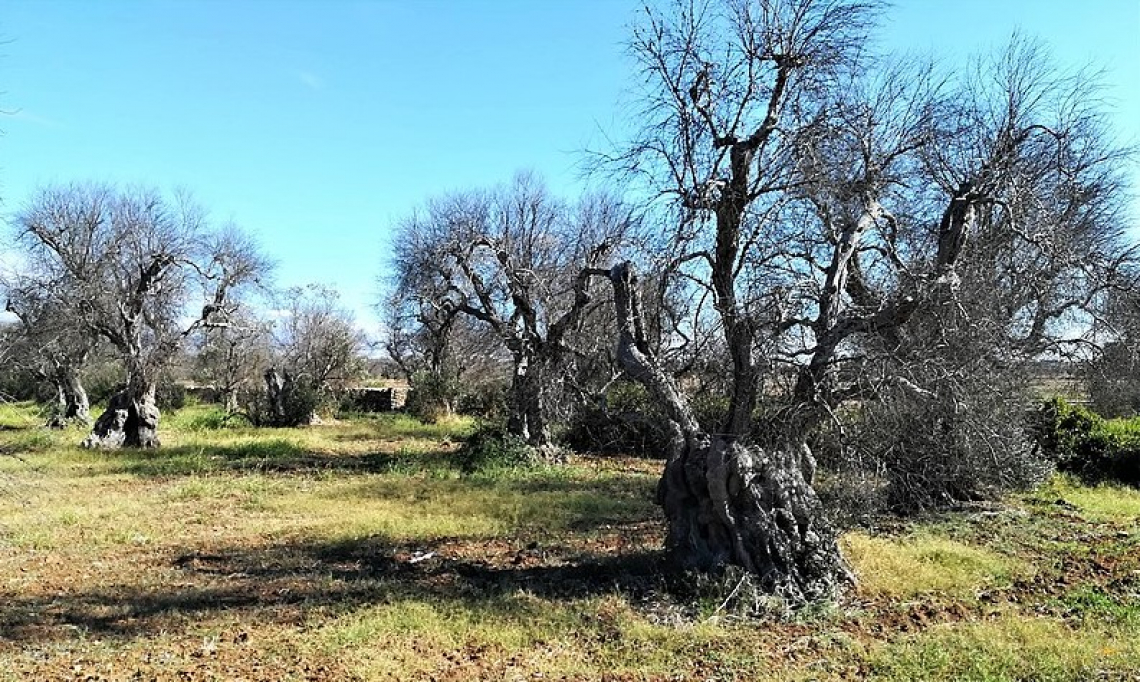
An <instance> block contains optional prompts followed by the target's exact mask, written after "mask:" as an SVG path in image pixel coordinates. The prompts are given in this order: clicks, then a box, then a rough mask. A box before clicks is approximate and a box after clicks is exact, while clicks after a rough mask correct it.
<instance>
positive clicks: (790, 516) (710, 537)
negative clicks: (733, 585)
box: [658, 430, 853, 603]
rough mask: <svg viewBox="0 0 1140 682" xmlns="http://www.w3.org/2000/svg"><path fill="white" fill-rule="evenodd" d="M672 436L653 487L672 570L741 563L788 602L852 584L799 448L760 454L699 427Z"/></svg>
mask: <svg viewBox="0 0 1140 682" xmlns="http://www.w3.org/2000/svg"><path fill="white" fill-rule="evenodd" d="M679 436H680V438H679V439H678V445H679V447H678V448H677V450H676V452H675V454H673V456H672V457H670V460H669V462H668V463H667V464H666V466H665V474H664V476H663V477H662V479H661V482H660V483H659V486H658V501H659V502H660V504H661V505H662V507H663V508H664V510H665V516H666V518H667V519H668V522H669V533H668V537H667V540H666V549H667V550H668V552H669V554H670V557H671V558H672V560H673V561H674V562H675V563H676V564H677V565H678V566H680V567H681V568H685V569H696V570H700V571H712V570H716V569H718V568H721V567H724V566H727V565H735V566H740V567H742V568H744V569H745V570H747V571H749V572H750V573H752V574H754V575H755V576H757V578H758V579H759V581H760V586H761V587H762V588H763V589H765V590H766V591H769V592H772V593H774V594H778V595H781V596H783V597H785V598H787V599H788V600H789V601H791V602H793V603H802V602H805V601H809V600H813V599H820V598H831V597H834V596H835V595H836V594H838V592H839V591H840V589H841V588H842V587H843V585H844V584H845V583H850V582H852V581H853V577H852V575H851V573H850V571H849V570H848V568H847V566H846V564H845V562H844V560H843V558H842V556H841V555H840V552H839V548H838V546H837V545H836V542H835V537H834V535H833V533H832V531H831V529H830V528H828V527H827V526H826V525H825V524H824V523H823V521H822V519H821V514H820V504H819V499H818V498H817V496H816V494H815V490H814V489H813V488H812V486H811V480H810V476H811V472H812V471H813V470H814V460H813V459H812V456H811V452H810V451H809V450H808V449H807V446H806V445H803V444H800V446H799V448H798V451H797V450H795V449H793V448H792V447H786V448H784V449H780V450H771V451H765V450H762V449H760V448H757V447H755V446H750V445H746V444H744V443H741V442H739V441H736V440H733V439H727V438H721V437H718V436H710V435H709V434H707V433H704V432H702V431H700V430H698V431H696V432H693V433H690V434H683V433H679Z"/></svg>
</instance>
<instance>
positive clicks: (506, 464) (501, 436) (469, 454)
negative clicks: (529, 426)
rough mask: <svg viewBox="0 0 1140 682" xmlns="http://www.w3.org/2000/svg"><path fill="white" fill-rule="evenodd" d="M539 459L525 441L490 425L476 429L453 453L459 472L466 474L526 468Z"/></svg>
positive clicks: (486, 424) (502, 428) (504, 429)
mask: <svg viewBox="0 0 1140 682" xmlns="http://www.w3.org/2000/svg"><path fill="white" fill-rule="evenodd" d="M540 459H541V457H540V456H539V453H538V452H537V451H536V450H535V449H534V448H532V447H531V446H530V445H527V443H526V441H524V440H523V439H522V438H519V437H518V436H515V435H512V434H510V433H507V430H506V428H505V427H503V426H502V425H501V424H499V423H494V422H488V423H485V424H482V425H480V426H479V427H478V428H476V429H475V431H474V433H472V434H471V435H470V436H468V438H467V440H466V442H464V444H463V447H462V448H461V449H460V450H459V452H458V453H457V454H456V460H457V461H458V463H459V467H460V469H461V470H462V471H463V473H467V474H471V473H476V472H480V471H490V470H496V469H514V468H518V467H525V466H530V465H532V464H535V463H537V462H538V461H539V460H540Z"/></svg>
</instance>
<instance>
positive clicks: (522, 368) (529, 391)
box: [507, 356, 550, 448]
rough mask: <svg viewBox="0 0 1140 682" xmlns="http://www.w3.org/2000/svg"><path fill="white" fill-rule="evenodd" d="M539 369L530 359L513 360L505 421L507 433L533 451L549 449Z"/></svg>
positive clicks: (541, 377)
mask: <svg viewBox="0 0 1140 682" xmlns="http://www.w3.org/2000/svg"><path fill="white" fill-rule="evenodd" d="M541 367H542V365H541V363H540V362H539V361H536V360H535V359H534V358H531V357H526V356H521V357H520V356H516V357H515V362H514V374H513V375H512V377H511V404H510V414H509V415H508V417H507V432H508V433H510V434H512V435H515V436H518V437H519V438H522V439H523V440H525V441H526V442H527V444H528V445H531V446H533V447H536V448H543V447H546V446H548V445H550V431H549V429H548V428H547V424H546V418H545V415H544V410H543V404H542V381H543V376H542V371H541Z"/></svg>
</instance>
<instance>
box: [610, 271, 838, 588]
mask: <svg viewBox="0 0 1140 682" xmlns="http://www.w3.org/2000/svg"><path fill="white" fill-rule="evenodd" d="M608 277H609V279H610V281H611V282H612V283H613V287H614V302H615V307H616V309H617V317H618V325H619V339H618V359H619V361H620V362H621V364H622V367H623V368H624V369H625V370H626V372H628V373H629V375H630V376H631V377H632V378H634V379H636V380H637V381H640V382H641V383H642V384H644V385H645V387H646V388H647V389H648V390H649V392H650V394H651V395H652V396H653V397H654V398H655V399H656V400H657V401H659V402H660V403H661V404H662V407H663V408H664V409H665V412H666V414H667V415H668V416H669V420H670V422H671V426H672V430H673V432H674V437H673V441H672V445H671V451H670V453H669V459H668V462H667V463H666V465H665V473H664V475H663V476H662V478H661V481H660V483H659V484H658V490H657V497H658V501H659V502H660V504H661V505H662V506H663V508H664V510H665V516H666V518H667V519H668V523H669V529H668V536H667V541H666V542H667V545H666V550H667V551H668V553H669V555H670V558H671V559H672V561H673V562H674V563H675V564H676V565H677V566H679V567H681V568H689V569H697V570H701V571H713V570H717V569H719V568H722V567H724V566H728V565H735V566H740V567H742V568H744V569H745V570H747V571H749V572H750V573H752V574H753V575H755V576H756V577H757V578H758V580H759V581H760V585H761V587H763V588H765V589H767V590H769V591H771V592H772V593H774V594H778V595H780V596H783V597H784V598H786V599H787V600H788V601H790V602H792V603H802V602H804V601H807V600H811V599H818V598H829V597H833V596H835V595H836V594H837V593H838V592H839V591H840V590H841V589H842V587H843V585H844V584H849V583H852V582H854V576H853V575H852V574H851V571H850V570H849V569H848V567H847V564H846V562H845V561H844V559H843V557H842V555H841V554H840V552H839V547H838V545H837V543H836V539H835V535H834V533H833V532H832V531H831V529H830V528H828V526H827V524H826V523H825V522H824V520H823V518H822V515H821V513H820V512H821V509H820V503H819V499H818V497H817V496H816V493H815V490H814V489H813V488H812V486H811V478H812V475H813V472H814V460H813V459H812V456H811V451H810V450H809V449H808V448H807V445H806V444H804V443H803V442H798V443H796V442H789V443H787V444H785V445H784V446H783V447H781V448H778V449H773V450H763V449H761V448H758V447H756V446H753V445H750V444H748V443H747V442H745V441H744V440H743V437H742V436H734V435H713V434H709V433H707V432H706V431H705V430H704V429H702V428H701V427H700V426H699V424H698V422H697V420H696V418H695V417H694V416H693V412H692V409H691V408H690V407H689V405H688V403H687V401H686V400H685V399H684V398H683V397H682V395H681V394H680V392H679V391H678V390H677V389H676V387H675V386H674V385H673V382H672V380H671V379H670V378H669V377H668V375H667V374H666V373H665V372H664V371H663V370H662V369H661V367H660V366H659V365H658V364H657V362H656V360H655V359H654V357H653V354H652V352H651V351H650V349H649V347H648V344H646V342H645V337H644V333H643V331H642V327H641V319H642V317H641V306H640V303H639V301H638V298H637V291H638V289H637V286H636V279H635V275H634V273H633V271H632V267H631V265H630V264H629V263H624V264H621V265H618V266H615V267H614V268H613V269H611V270H610V271H609V272H608Z"/></svg>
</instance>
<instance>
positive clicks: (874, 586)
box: [842, 532, 1031, 599]
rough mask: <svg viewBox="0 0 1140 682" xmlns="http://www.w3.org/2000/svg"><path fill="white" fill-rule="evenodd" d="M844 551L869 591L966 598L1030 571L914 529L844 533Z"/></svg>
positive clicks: (903, 596)
mask: <svg viewBox="0 0 1140 682" xmlns="http://www.w3.org/2000/svg"><path fill="white" fill-rule="evenodd" d="M842 546H843V550H844V552H845V553H846V555H847V558H848V559H849V560H850V561H851V563H852V565H853V567H854V569H855V573H856V575H857V576H858V578H859V583H860V586H859V590H860V592H861V593H863V594H867V595H870V596H879V597H889V598H895V599H910V598H914V597H918V596H922V595H930V594H939V595H942V596H946V597H951V598H956V599H968V598H970V597H972V596H973V595H975V594H976V593H977V592H978V591H980V590H983V589H990V588H993V587H1001V586H1006V585H1008V584H1009V583H1010V582H1011V581H1012V579H1013V578H1014V577H1015V576H1018V575H1024V574H1027V573H1029V572H1030V570H1031V569H1030V568H1029V567H1028V566H1026V565H1025V564H1023V563H1021V562H1019V561H1017V560H1015V559H1012V558H1010V557H1008V556H1003V555H1001V554H998V553H996V552H994V551H991V550H988V549H985V548H981V547H976V546H971V545H968V544H965V543H963V542H959V541H957V540H953V539H950V538H946V537H941V536H938V535H934V534H932V533H930V532H917V533H910V534H907V535H904V536H902V537H896V538H877V537H871V536H868V535H865V534H863V533H848V534H847V535H845V536H844V537H843V539H842Z"/></svg>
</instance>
